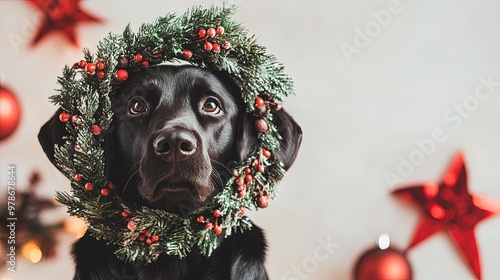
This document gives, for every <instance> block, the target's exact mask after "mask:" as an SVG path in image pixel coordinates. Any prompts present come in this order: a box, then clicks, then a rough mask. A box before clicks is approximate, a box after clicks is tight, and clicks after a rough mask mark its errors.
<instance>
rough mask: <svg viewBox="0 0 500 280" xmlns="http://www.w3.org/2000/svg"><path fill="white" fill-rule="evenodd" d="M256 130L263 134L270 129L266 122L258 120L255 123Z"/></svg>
mask: <svg viewBox="0 0 500 280" xmlns="http://www.w3.org/2000/svg"><path fill="white" fill-rule="evenodd" d="M255 129H257V131H258V132H260V133H263V132H266V131H267V130H268V129H269V125H268V124H267V122H266V120H264V119H258V120H256V121H255Z"/></svg>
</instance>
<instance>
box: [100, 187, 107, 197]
mask: <svg viewBox="0 0 500 280" xmlns="http://www.w3.org/2000/svg"><path fill="white" fill-rule="evenodd" d="M101 195H102V196H108V195H109V190H108V189H106V188H103V189H101Z"/></svg>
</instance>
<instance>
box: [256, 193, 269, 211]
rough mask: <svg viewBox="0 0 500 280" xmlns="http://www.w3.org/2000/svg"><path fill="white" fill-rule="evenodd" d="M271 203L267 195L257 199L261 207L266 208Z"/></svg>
mask: <svg viewBox="0 0 500 280" xmlns="http://www.w3.org/2000/svg"><path fill="white" fill-rule="evenodd" d="M268 204H269V202H268V199H267V195H260V196H259V199H258V200H257V206H259V207H260V208H266V207H267V205H268Z"/></svg>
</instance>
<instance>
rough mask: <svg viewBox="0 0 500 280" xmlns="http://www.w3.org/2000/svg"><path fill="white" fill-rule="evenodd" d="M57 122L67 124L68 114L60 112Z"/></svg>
mask: <svg viewBox="0 0 500 280" xmlns="http://www.w3.org/2000/svg"><path fill="white" fill-rule="evenodd" d="M59 120H60V121H61V122H67V121H69V114H68V113H66V112H62V113H60V114H59Z"/></svg>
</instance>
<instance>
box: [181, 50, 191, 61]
mask: <svg viewBox="0 0 500 280" xmlns="http://www.w3.org/2000/svg"><path fill="white" fill-rule="evenodd" d="M182 55H183V56H184V58H186V59H190V58H191V57H193V52H192V51H190V50H184V51H183V52H182Z"/></svg>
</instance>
